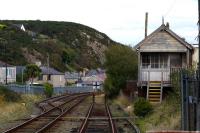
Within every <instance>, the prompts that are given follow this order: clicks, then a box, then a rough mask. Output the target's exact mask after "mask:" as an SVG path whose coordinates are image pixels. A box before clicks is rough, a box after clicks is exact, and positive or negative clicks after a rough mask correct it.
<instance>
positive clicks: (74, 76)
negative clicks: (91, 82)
mask: <svg viewBox="0 0 200 133" xmlns="http://www.w3.org/2000/svg"><path fill="white" fill-rule="evenodd" d="M65 78H66V79H79V78H80V74H79V73H77V72H66V73H65Z"/></svg>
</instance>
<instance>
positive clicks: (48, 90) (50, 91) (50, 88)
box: [44, 83, 53, 97]
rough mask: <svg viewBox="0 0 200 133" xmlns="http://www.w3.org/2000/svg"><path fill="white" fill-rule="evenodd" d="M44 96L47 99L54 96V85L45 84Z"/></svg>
mask: <svg viewBox="0 0 200 133" xmlns="http://www.w3.org/2000/svg"><path fill="white" fill-rule="evenodd" d="M44 94H45V95H46V97H51V96H52V95H53V85H52V84H50V83H45V84H44Z"/></svg>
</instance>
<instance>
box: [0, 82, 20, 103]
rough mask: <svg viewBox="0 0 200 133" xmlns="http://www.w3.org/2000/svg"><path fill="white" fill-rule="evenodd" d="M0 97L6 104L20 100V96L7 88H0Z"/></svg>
mask: <svg viewBox="0 0 200 133" xmlns="http://www.w3.org/2000/svg"><path fill="white" fill-rule="evenodd" d="M0 96H1V97H2V99H4V100H5V101H6V102H17V101H19V100H21V96H20V94H18V93H16V92H14V91H12V90H9V89H8V88H6V87H4V86H0Z"/></svg>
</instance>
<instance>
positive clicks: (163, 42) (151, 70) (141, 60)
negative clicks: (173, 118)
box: [135, 24, 194, 102]
mask: <svg viewBox="0 0 200 133" xmlns="http://www.w3.org/2000/svg"><path fill="white" fill-rule="evenodd" d="M135 48H136V50H137V53H138V87H140V88H141V89H143V91H145V93H146V98H147V99H149V101H150V102H161V101H162V96H163V89H165V88H166V87H171V80H170V74H171V73H173V72H176V71H179V70H180V69H182V68H187V67H190V66H191V65H192V55H193V50H194V48H193V46H192V45H191V44H189V43H187V42H186V41H185V40H184V39H183V38H181V37H180V36H178V35H177V34H176V33H174V32H173V31H172V30H171V29H170V28H169V24H166V25H165V24H162V25H161V26H160V27H159V28H158V29H156V30H155V31H154V32H152V33H151V34H150V35H149V36H146V37H145V38H144V40H142V41H141V42H140V43H138V44H137V45H136V46H135Z"/></svg>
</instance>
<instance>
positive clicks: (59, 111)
mask: <svg viewBox="0 0 200 133" xmlns="http://www.w3.org/2000/svg"><path fill="white" fill-rule="evenodd" d="M90 95H91V93H82V94H76V95H63V96H60V97H54V98H51V99H47V100H44V101H42V102H40V103H38V106H39V107H41V109H42V110H43V111H44V112H43V113H42V114H40V115H38V116H37V117H34V118H32V119H30V120H28V121H26V122H24V123H22V124H21V125H18V126H16V127H14V128H11V129H9V130H7V131H5V132H4V133H42V132H45V131H46V130H48V129H49V128H50V127H51V126H53V125H54V124H55V123H56V122H58V121H59V119H60V118H61V117H63V116H64V115H66V114H67V113H69V112H70V111H71V110H72V109H73V108H75V107H76V106H77V105H78V104H80V103H81V102H82V101H84V99H86V98H87V97H88V96H90ZM56 102H57V103H56ZM58 103H59V104H58ZM42 104H47V106H46V107H47V108H44V107H45V106H42Z"/></svg>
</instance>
